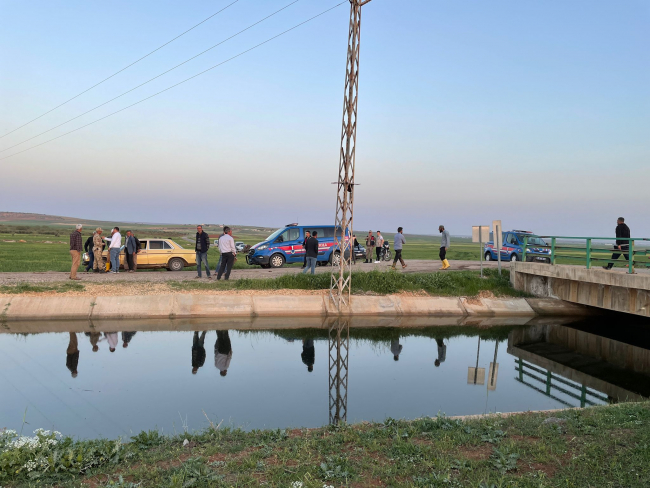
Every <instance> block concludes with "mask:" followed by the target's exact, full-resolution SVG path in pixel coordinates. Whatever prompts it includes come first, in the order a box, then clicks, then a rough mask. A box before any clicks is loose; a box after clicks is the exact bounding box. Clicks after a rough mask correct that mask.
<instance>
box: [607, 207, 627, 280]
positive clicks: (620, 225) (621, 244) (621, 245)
mask: <svg viewBox="0 0 650 488" xmlns="http://www.w3.org/2000/svg"><path fill="white" fill-rule="evenodd" d="M624 237H627V238H628V239H629V238H630V228H629V227H628V226H627V224H626V223H625V219H624V218H623V217H619V218H618V220H617V221H616V245H615V246H614V249H616V250H618V251H622V252H624V253H626V254H624V257H625V260H626V261H629V260H630V254H629V251H630V241H628V240H626V239H620V238H624ZM619 257H621V253H620V252H614V254H612V261H616V260H617V259H618V258H619ZM613 267H614V263H608V264H607V266H603V268H605V269H612V268H613Z"/></svg>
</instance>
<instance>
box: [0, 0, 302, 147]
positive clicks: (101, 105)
mask: <svg viewBox="0 0 650 488" xmlns="http://www.w3.org/2000/svg"><path fill="white" fill-rule="evenodd" d="M299 1H300V0H294V1H293V2H291V3H289V4H288V5H285V6H284V7H282V8H281V9H279V10H276V11H275V12H273V13H272V14H270V15H267V16H266V17H264V18H263V19H261V20H258V21H257V22H255V23H254V24H251V25H249V26H248V27H246V28H245V29H242V30H240V31H239V32H237V33H236V34H233V35H232V36H230V37H228V38H226V39H224V40H223V41H221V42H218V43H217V44H215V45H214V46H212V47H209V48H208V49H206V50H205V51H203V52H200V53H199V54H197V55H195V56H192V57H191V58H189V59H186V60H185V61H183V62H182V63H180V64H177V65H176V66H174V67H173V68H170V69H168V70H167V71H163V72H162V73H160V74H159V75H156V76H154V77H153V78H151V79H149V80H147V81H145V82H144V83H140V84H139V85H138V86H136V87H134V88H131V89H130V90H127V91H125V92H124V93H122V94H120V95H118V96H116V97H114V98H111V99H110V100H108V101H106V102H104V103H101V104H99V105H97V106H96V107H93V108H91V109H90V110H87V111H85V112H84V113H82V114H79V115H77V116H76V117H72V118H71V119H68V120H66V121H65V122H62V123H60V124H59V125H55V126H54V127H52V128H51V129H48V130H46V131H43V132H41V133H40V134H36V135H35V136H33V137H30V138H29V139H25V140H24V141H21V142H19V143H17V144H14V145H13V146H9V147H6V148H4V149H0V153H2V152H5V151H8V150H9V149H13V148H14V147H17V146H20V145H22V144H25V143H26V142H29V141H31V140H33V139H36V138H37V137H40V136H42V135H43V134H47V133H48V132H52V131H53V130H54V129H58V128H59V127H61V126H62V125H65V124H67V123H68V122H72V121H73V120H76V119H78V118H79V117H83V116H84V115H86V114H89V113H90V112H92V111H94V110H97V109H98V108H100V107H103V106H104V105H107V104H109V103H111V102H112V101H114V100H117V99H118V98H120V97H123V96H124V95H126V94H127V93H131V92H132V91H135V90H137V89H138V88H140V87H142V86H144V85H146V84H147V83H151V82H152V81H153V80H155V79H157V78H160V77H161V76H163V75H165V74H167V73H169V72H170V71H174V70H175V69H176V68H179V67H180V66H183V65H184V64H186V63H189V62H190V61H192V60H193V59H196V58H198V57H199V56H202V55H204V54H205V53H207V52H208V51H210V50H212V49H214V48H215V47H218V46H220V45H221V44H224V43H225V42H227V41H229V40H231V39H233V38H235V37H237V36H238V35H240V34H242V33H244V32H246V31H247V30H249V29H251V28H253V27H255V26H256V25H257V24H261V23H262V22H264V21H265V20H267V19H270V18H271V17H273V16H274V15H276V14H278V13H280V12H282V11H283V10H285V9H287V8H289V7H291V6H292V5H293V4H294V3H298V2H299Z"/></svg>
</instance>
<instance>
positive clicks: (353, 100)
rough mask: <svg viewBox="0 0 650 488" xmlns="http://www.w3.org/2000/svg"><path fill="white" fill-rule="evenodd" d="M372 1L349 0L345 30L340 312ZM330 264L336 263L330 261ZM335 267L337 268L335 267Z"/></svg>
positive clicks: (348, 271) (348, 276) (335, 286)
mask: <svg viewBox="0 0 650 488" xmlns="http://www.w3.org/2000/svg"><path fill="white" fill-rule="evenodd" d="M370 1H371V0H350V31H349V33H348V61H347V65H346V70H345V92H344V98H343V127H342V129H341V154H340V160H339V177H338V182H337V185H338V191H337V197H336V218H335V221H334V225H335V226H336V231H335V233H334V240H335V245H336V246H338V249H339V250H340V254H339V258H338V265H337V266H336V267H334V268H333V269H332V279H331V281H330V297H331V298H332V300H333V302H334V304H335V305H336V307H337V308H338V310H339V311H340V310H341V308H342V307H345V306H348V305H349V304H350V286H351V280H352V267H351V260H352V252H354V250H353V249H352V250H351V247H353V242H354V240H353V239H352V227H353V220H354V213H353V209H354V165H355V160H356V144H357V101H358V96H359V45H360V44H359V36H360V34H361V7H363V6H364V5H365V4H367V3H370ZM332 264H336V262H335V260H332ZM337 268H338V269H337Z"/></svg>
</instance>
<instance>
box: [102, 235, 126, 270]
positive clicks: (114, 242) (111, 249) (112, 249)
mask: <svg viewBox="0 0 650 488" xmlns="http://www.w3.org/2000/svg"><path fill="white" fill-rule="evenodd" d="M104 240H105V241H106V242H109V243H110V244H109V245H108V253H109V257H110V261H111V273H119V272H120V249H121V247H122V234H120V228H119V227H113V231H112V232H111V237H104Z"/></svg>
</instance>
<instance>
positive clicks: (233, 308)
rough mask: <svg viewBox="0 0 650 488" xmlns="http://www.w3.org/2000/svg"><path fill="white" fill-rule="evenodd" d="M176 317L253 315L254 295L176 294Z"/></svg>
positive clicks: (174, 311)
mask: <svg viewBox="0 0 650 488" xmlns="http://www.w3.org/2000/svg"><path fill="white" fill-rule="evenodd" d="M173 315H174V317H179V318H180V317H193V318H201V317H220V316H228V317H251V316H252V315H253V297H251V296H235V295H231V296H228V295H185V294H178V295H175V296H174V309H173Z"/></svg>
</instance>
